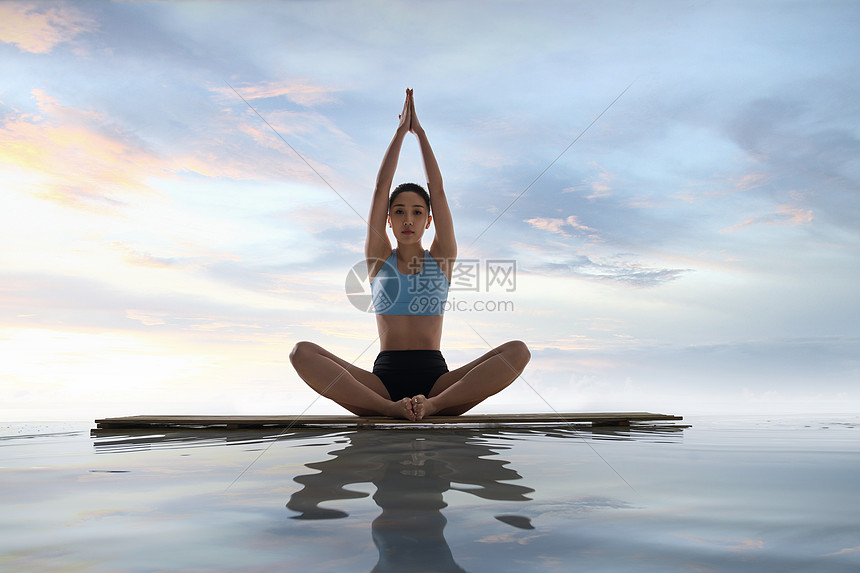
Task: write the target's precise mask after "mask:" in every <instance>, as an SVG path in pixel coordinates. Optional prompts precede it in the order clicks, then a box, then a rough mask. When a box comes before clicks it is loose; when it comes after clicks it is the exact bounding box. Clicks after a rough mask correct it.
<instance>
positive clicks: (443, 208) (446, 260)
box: [407, 90, 457, 277]
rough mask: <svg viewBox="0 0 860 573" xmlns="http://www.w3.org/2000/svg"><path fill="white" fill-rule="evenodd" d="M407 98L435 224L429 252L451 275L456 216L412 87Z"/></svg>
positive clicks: (454, 249) (411, 127)
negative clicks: (450, 206)
mask: <svg viewBox="0 0 860 573" xmlns="http://www.w3.org/2000/svg"><path fill="white" fill-rule="evenodd" d="M407 102H408V103H409V113H410V116H411V118H410V119H411V121H410V124H409V131H411V132H412V133H414V134H415V136H416V137H417V138H418V144H419V146H420V147H421V158H422V159H423V160H424V172H425V173H426V174H427V191H428V192H429V193H430V212H431V213H432V214H433V225H434V227H435V230H436V236H435V237H434V238H433V244H432V245H430V254H432V255H433V258H434V259H436V260H437V261H438V262H439V263H440V265H442V270H443V271H445V274H446V275H447V276H448V277H450V276H451V267H452V266H453V264H454V259H456V258H457V240H456V237H455V236H454V220H453V218H452V217H451V209H450V208H449V207H448V198H447V197H446V196H445V188H444V186H443V185H442V172H441V170H440V169H439V164H438V163H437V162H436V156H435V155H434V154H433V148H432V147H430V141H429V140H428V139H427V134H426V133H425V132H424V128H423V127H421V123H420V122H419V121H418V115H417V114H416V113H415V100H414V99H413V98H412V92H411V90H410V91H409V97H407Z"/></svg>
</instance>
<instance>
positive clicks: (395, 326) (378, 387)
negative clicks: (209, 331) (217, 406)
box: [290, 89, 531, 421]
mask: <svg viewBox="0 0 860 573" xmlns="http://www.w3.org/2000/svg"><path fill="white" fill-rule="evenodd" d="M410 132H411V133H413V134H415V136H416V137H417V138H418V143H419V145H420V148H421V157H422V159H423V161H424V170H425V172H426V174H427V188H428V190H429V194H428V192H427V191H425V190H424V189H423V188H422V187H421V186H419V185H415V184H414V183H406V184H403V185H400V186H398V187H397V188H396V189H395V190H394V192H393V193H391V196H390V197H389V195H388V193H389V191H390V189H391V184H392V181H393V179H394V172H395V171H396V169H397V161H398V159H399V157H400V148H401V146H402V144H403V139H404V138H405V137H406V134H407V133H410ZM431 222H432V223H433V224H434V225H435V232H436V235H435V237H434V239H433V243H432V244H431V245H430V250H429V251H425V250H424V247H423V246H422V244H421V239H422V237H423V236H424V231H426V230H427V229H429V228H430V224H431ZM386 226H388V227H390V228H391V229H392V231H393V233H394V237H395V239H396V241H397V247H396V248H395V249H392V247H391V242H390V239H389V237H388V234H387V229H386ZM364 252H365V257H366V260H367V270H368V276H369V277H370V280H371V290H372V292H373V297H374V309H375V312H376V326H377V329H378V330H379V340H380V350H381V351H380V353H379V356H378V357H377V358H376V361H375V362H374V365H373V371H372V372H368V371H367V370H363V369H361V368H359V367H357V366H354V365H352V364H350V363H349V362H347V361H346V360H343V359H342V358H339V357H338V356H335V355H334V354H332V353H330V352H328V351H327V350H325V349H324V348H322V347H320V346H318V345H316V344H313V343H312V342H299V343H298V344H296V346H295V347H294V348H293V351H292V352H291V353H290V361H291V362H292V364H293V366H294V367H295V369H296V371H297V372H298V374H299V376H301V377H302V379H303V380H304V381H305V382H307V384H308V385H309V386H310V387H311V388H313V389H314V390H316V391H317V392H318V393H320V394H321V395H323V396H325V397H326V398H330V399H331V400H334V401H335V402H337V403H338V404H340V405H341V406H343V407H344V408H346V409H347V410H349V411H350V412H352V413H354V414H356V415H359V416H378V415H382V416H391V417H395V418H406V419H408V420H413V421H417V420H421V419H422V418H424V417H426V416H433V415H440V416H458V415H460V414H462V413H464V412H466V411H468V410H470V409H471V408H473V407H474V406H475V405H476V404H478V403H480V402H481V401H483V400H484V399H486V398H487V397H489V396H492V395H493V394H496V393H497V392H499V391H501V390H503V389H504V388H506V387H507V386H508V385H509V384H510V383H511V382H513V381H514V380H516V378H517V376H519V375H520V373H521V372H522V371H523V369H524V368H525V367H526V364H528V361H529V359H530V357H531V355H530V354H529V350H528V348H527V347H526V345H525V344H524V343H522V342H520V341H511V342H507V343H505V344H503V345H501V346H499V347H498V348H494V349H493V350H491V351H490V352H487V353H486V354H484V355H483V356H481V357H480V358H478V359H476V360H474V361H472V362H469V363H468V364H466V365H465V366H461V367H460V368H457V369H455V370H451V371H449V370H448V367H447V365H446V363H445V359H444V358H443V356H442V353H441V352H440V343H441V340H442V319H443V316H444V315H443V310H444V305H445V301H446V299H447V296H448V286H449V285H450V282H451V271H452V269H453V265H454V261H455V259H456V257H457V242H456V240H455V238H454V222H453V220H452V219H451V211H450V209H449V208H448V200H447V199H446V197H445V190H444V189H443V187H442V174H441V173H440V171H439V165H438V164H437V163H436V158H435V156H434V155H433V150H432V149H431V148H430V142H429V141H428V140H427V135H426V134H425V133H424V129H423V128H422V127H421V124H420V123H419V121H418V116H417V115H416V114H415V102H414V101H413V98H412V90H408V89H407V90H406V101H405V102H404V104H403V112H402V113H401V114H400V124H399V125H398V126H397V131H396V132H395V134H394V139H392V141H391V144H390V145H389V146H388V150H387V151H386V152H385V157H384V158H383V160H382V165H381V166H380V168H379V174H378V175H377V178H376V189H375V190H374V192H373V200H372V202H371V205H370V217H369V219H368V229H367V239H366V242H365V246H364Z"/></svg>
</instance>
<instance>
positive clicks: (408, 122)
mask: <svg viewBox="0 0 860 573" xmlns="http://www.w3.org/2000/svg"><path fill="white" fill-rule="evenodd" d="M397 117H398V118H400V125H398V126H397V128H398V130H400V129H402V130H405V131H408V132H411V133H414V134H416V135H417V134H418V132H420V131H421V124H420V123H419V121H418V116H417V115H416V114H415V99H414V98H413V97H412V90H411V89H409V88H406V101H404V102H403V111H402V112H400V115H399V116H397Z"/></svg>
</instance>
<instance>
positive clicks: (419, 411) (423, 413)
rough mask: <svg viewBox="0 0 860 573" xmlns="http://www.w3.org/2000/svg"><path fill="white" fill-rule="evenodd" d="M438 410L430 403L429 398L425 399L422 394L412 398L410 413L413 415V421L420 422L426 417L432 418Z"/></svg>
mask: <svg viewBox="0 0 860 573" xmlns="http://www.w3.org/2000/svg"><path fill="white" fill-rule="evenodd" d="M438 410H439V409H438V408H437V407H436V406H435V405H434V404H433V402H431V401H430V399H429V398H425V397H424V394H418V395H417V396H415V397H414V398H412V411H413V412H414V414H415V420H416V421H418V420H421V419H423V418H426V417H427V416H432V415H433V414H435V413H436V412H437V411H438Z"/></svg>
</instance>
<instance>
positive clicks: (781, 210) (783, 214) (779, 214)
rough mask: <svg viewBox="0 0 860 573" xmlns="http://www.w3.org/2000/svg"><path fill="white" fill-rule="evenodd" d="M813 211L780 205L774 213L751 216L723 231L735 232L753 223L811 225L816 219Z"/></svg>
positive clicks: (722, 231)
mask: <svg viewBox="0 0 860 573" xmlns="http://www.w3.org/2000/svg"><path fill="white" fill-rule="evenodd" d="M814 218H815V217H814V216H813V212H812V210H810V209H802V208H800V207H792V206H791V205H780V206H779V207H777V210H776V211H775V212H773V213H768V214H766V215H761V216H758V217H750V218H749V219H747V220H745V221H743V222H741V223H738V224H736V225H732V226H731V227H726V228H725V229H722V230H721V231H720V232H721V233H733V232H735V231H738V230H740V229H743V228H745V227H750V226H752V225H759V224H762V225H791V226H794V227H797V226H801V225H811V224H812V221H813V220H814Z"/></svg>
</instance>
